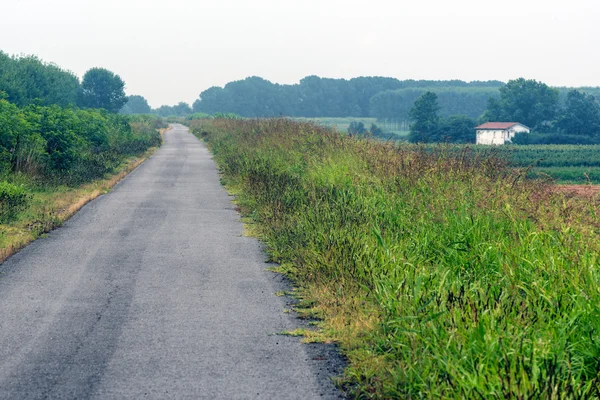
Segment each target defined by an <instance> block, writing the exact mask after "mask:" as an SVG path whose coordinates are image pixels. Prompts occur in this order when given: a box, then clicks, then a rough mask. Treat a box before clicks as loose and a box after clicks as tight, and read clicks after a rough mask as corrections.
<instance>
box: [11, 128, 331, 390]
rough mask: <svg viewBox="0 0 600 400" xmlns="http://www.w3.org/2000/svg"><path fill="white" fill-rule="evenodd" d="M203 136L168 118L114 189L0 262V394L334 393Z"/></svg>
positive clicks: (321, 358)
mask: <svg viewBox="0 0 600 400" xmlns="http://www.w3.org/2000/svg"><path fill="white" fill-rule="evenodd" d="M230 201H231V198H230V197H229V196H228V195H227V193H226V192H225V191H224V189H223V188H222V187H221V186H220V184H219V176H218V173H217V170H216V168H215V165H214V163H213V161H212V159H211V156H210V154H209V152H208V150H207V149H206V148H205V147H204V145H203V144H202V143H201V142H200V141H198V140H197V139H196V138H195V137H194V136H193V135H191V134H190V133H189V132H188V131H187V128H185V127H183V126H181V125H175V126H174V129H172V130H171V131H169V132H167V134H166V135H165V143H164V145H163V147H162V148H161V149H160V150H159V151H158V152H157V153H156V154H155V155H154V156H152V157H151V158H150V159H149V160H147V161H146V162H145V163H144V164H142V166H140V167H139V168H138V169H137V170H136V171H134V172H133V173H132V174H130V175H129V176H128V177H127V178H126V179H124V180H123V181H122V182H121V183H119V184H118V185H117V186H116V187H115V188H114V190H113V191H112V192H111V193H109V194H107V195H105V196H101V197H100V198H98V199H97V200H95V201H93V202H91V203H90V204H88V205H87V206H85V207H84V208H83V209H82V210H81V211H80V212H79V213H78V214H77V215H75V216H74V217H73V218H72V219H71V220H69V221H68V222H67V223H65V225H64V226H63V227H61V228H59V229H57V230H55V231H53V232H51V233H50V234H49V235H48V237H46V238H44V239H40V240H37V241H36V242H34V243H32V244H31V245H30V246H28V247H27V248H25V249H24V250H22V251H21V252H20V253H18V254H16V255H15V256H13V257H11V258H10V259H8V260H7V261H6V262H5V263H4V264H2V265H0V399H45V398H48V399H87V398H94V399H95V398H98V399H121V398H127V399H139V398H149V399H165V398H173V399H248V398H261V399H314V398H338V397H339V396H340V394H339V392H337V391H336V389H335V388H334V387H333V385H332V384H331V383H330V381H329V376H328V375H329V372H328V371H329V370H330V369H331V368H334V367H335V366H333V367H332V365H331V364H335V361H332V360H331V357H329V356H328V353H323V354H325V355H322V354H321V353H320V352H321V351H325V352H327V351H330V350H323V348H322V347H316V346H309V345H302V344H300V343H299V339H298V338H292V337H287V336H281V335H278V334H277V333H278V332H281V331H284V330H288V329H294V328H295V327H296V326H297V324H298V321H296V320H295V318H294V317H293V316H292V315H290V314H286V313H284V308H285V307H286V299H285V298H281V297H277V296H275V295H274V292H276V291H278V290H280V289H281V288H282V285H283V282H282V278H281V277H279V276H277V275H276V274H273V273H270V272H267V271H265V268H266V267H267V266H268V265H267V264H265V262H264V260H265V255H264V253H263V251H262V248H261V246H260V244H259V243H258V242H257V241H256V240H255V239H252V238H248V237H244V236H242V235H241V234H242V225H241V222H240V221H239V215H238V214H237V213H236V211H235V210H234V206H233V205H232V204H231V203H230Z"/></svg>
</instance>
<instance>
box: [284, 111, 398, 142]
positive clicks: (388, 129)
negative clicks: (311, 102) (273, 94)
mask: <svg viewBox="0 0 600 400" xmlns="http://www.w3.org/2000/svg"><path fill="white" fill-rule="evenodd" d="M291 119H292V120H294V121H298V122H314V123H316V124H319V125H323V126H328V127H331V128H335V129H337V130H338V131H339V132H348V127H349V126H350V124H351V123H352V122H362V123H363V124H364V125H365V128H367V129H369V127H370V126H371V124H375V125H377V126H378V127H380V128H382V129H383V131H384V132H385V133H390V134H393V135H394V136H395V137H393V138H395V139H396V140H404V138H405V137H406V136H407V135H408V131H405V130H399V129H395V127H392V126H391V125H386V124H383V123H380V122H377V118H358V117H356V118H353V117H347V118H302V117H295V118H291Z"/></svg>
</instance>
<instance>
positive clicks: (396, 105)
mask: <svg viewBox="0 0 600 400" xmlns="http://www.w3.org/2000/svg"><path fill="white" fill-rule="evenodd" d="M500 86H501V85H498V84H493V83H490V86H489V87H486V86H466V87H465V86H455V87H439V86H431V87H415V88H408V89H399V90H388V91H383V92H380V93H377V94H376V95H375V96H373V97H371V99H370V115H371V116H373V117H376V118H377V119H379V120H393V121H407V120H408V119H409V114H410V110H411V108H412V107H413V104H414V102H415V101H416V100H417V99H418V98H419V96H422V95H423V94H424V93H425V92H427V91H430V92H433V93H435V94H436V95H437V96H438V104H439V106H440V116H442V117H449V116H452V115H466V116H468V117H470V118H479V116H481V114H482V113H483V112H484V111H485V110H486V108H487V103H488V100H489V99H490V98H497V97H499V95H500V91H499V89H500Z"/></svg>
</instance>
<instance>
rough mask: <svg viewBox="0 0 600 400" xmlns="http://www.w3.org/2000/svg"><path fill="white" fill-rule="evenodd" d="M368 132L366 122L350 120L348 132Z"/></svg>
mask: <svg viewBox="0 0 600 400" xmlns="http://www.w3.org/2000/svg"><path fill="white" fill-rule="evenodd" d="M365 132H367V129H366V128H365V124H363V123H362V122H356V121H352V122H350V126H348V134H349V135H362V134H364V133H365Z"/></svg>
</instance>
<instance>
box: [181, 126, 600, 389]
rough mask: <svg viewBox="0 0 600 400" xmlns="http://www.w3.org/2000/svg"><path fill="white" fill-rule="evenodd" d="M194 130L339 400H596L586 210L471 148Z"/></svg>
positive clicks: (595, 285)
mask: <svg viewBox="0 0 600 400" xmlns="http://www.w3.org/2000/svg"><path fill="white" fill-rule="evenodd" d="M191 129H192V131H193V132H194V133H195V134H196V135H198V136H199V137H202V138H204V139H205V140H207V142H208V144H209V146H210V148H211V149H212V151H213V152H214V154H215V159H216V161H217V162H218V164H219V166H220V169H221V171H222V173H223V177H224V180H225V181H226V183H227V184H228V185H229V186H230V187H231V188H232V189H233V190H235V191H236V193H237V194H238V201H239V204H240V207H241V208H242V211H243V212H244V213H245V214H246V215H247V216H249V217H251V219H252V220H253V221H254V222H255V223H256V230H257V232H259V235H260V237H261V238H262V239H263V240H264V242H265V243H266V244H267V246H268V251H269V254H270V255H271V257H272V259H273V260H274V261H277V262H279V263H281V264H282V270H285V271H286V273H287V274H288V275H289V276H291V277H292V279H293V280H294V281H295V282H296V284H297V285H298V286H299V287H300V289H301V290H300V292H301V293H303V295H304V302H305V304H308V305H310V307H311V308H312V309H313V310H314V313H315V315H318V316H320V317H321V318H324V321H323V322H322V323H321V324H320V326H321V328H322V335H323V336H324V337H325V336H327V337H329V338H333V339H335V340H336V341H338V342H339V343H340V346H341V348H342V350H343V351H344V353H345V354H346V355H347V357H348V359H349V366H348V368H347V370H346V373H345V376H344V379H343V381H342V382H341V385H342V386H343V387H344V388H345V389H346V390H347V391H348V392H349V394H350V395H351V396H352V397H356V398H405V397H407V398H451V399H453V398H486V399H487V398H519V399H525V398H590V397H598V396H600V271H599V269H598V262H599V260H600V245H599V240H598V238H599V235H600V210H599V202H598V199H590V198H578V197H573V196H572V195H565V194H561V193H557V192H555V191H554V190H553V189H552V187H551V186H548V185H546V184H544V183H542V182H539V181H531V180H527V179H524V175H526V171H523V170H515V169H513V168H511V167H509V166H508V165H507V164H506V162H504V161H503V160H502V159H499V158H495V157H492V156H489V155H484V154H481V153H477V152H471V151H469V150H468V149H467V150H464V151H462V152H460V153H457V152H455V151H448V150H447V149H446V148H445V147H443V146H442V147H439V148H438V149H437V150H436V151H431V148H424V147H418V146H404V145H394V144H389V143H388V144H384V143H376V142H373V141H368V140H361V139H356V138H350V137H347V136H343V135H339V134H337V133H335V132H334V131H331V130H329V129H326V128H323V127H320V126H318V125H314V124H307V123H297V122H293V121H289V120H285V119H274V120H245V121H231V120H229V121H225V120H214V121H194V122H192V124H191ZM340 321H341V322H340Z"/></svg>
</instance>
